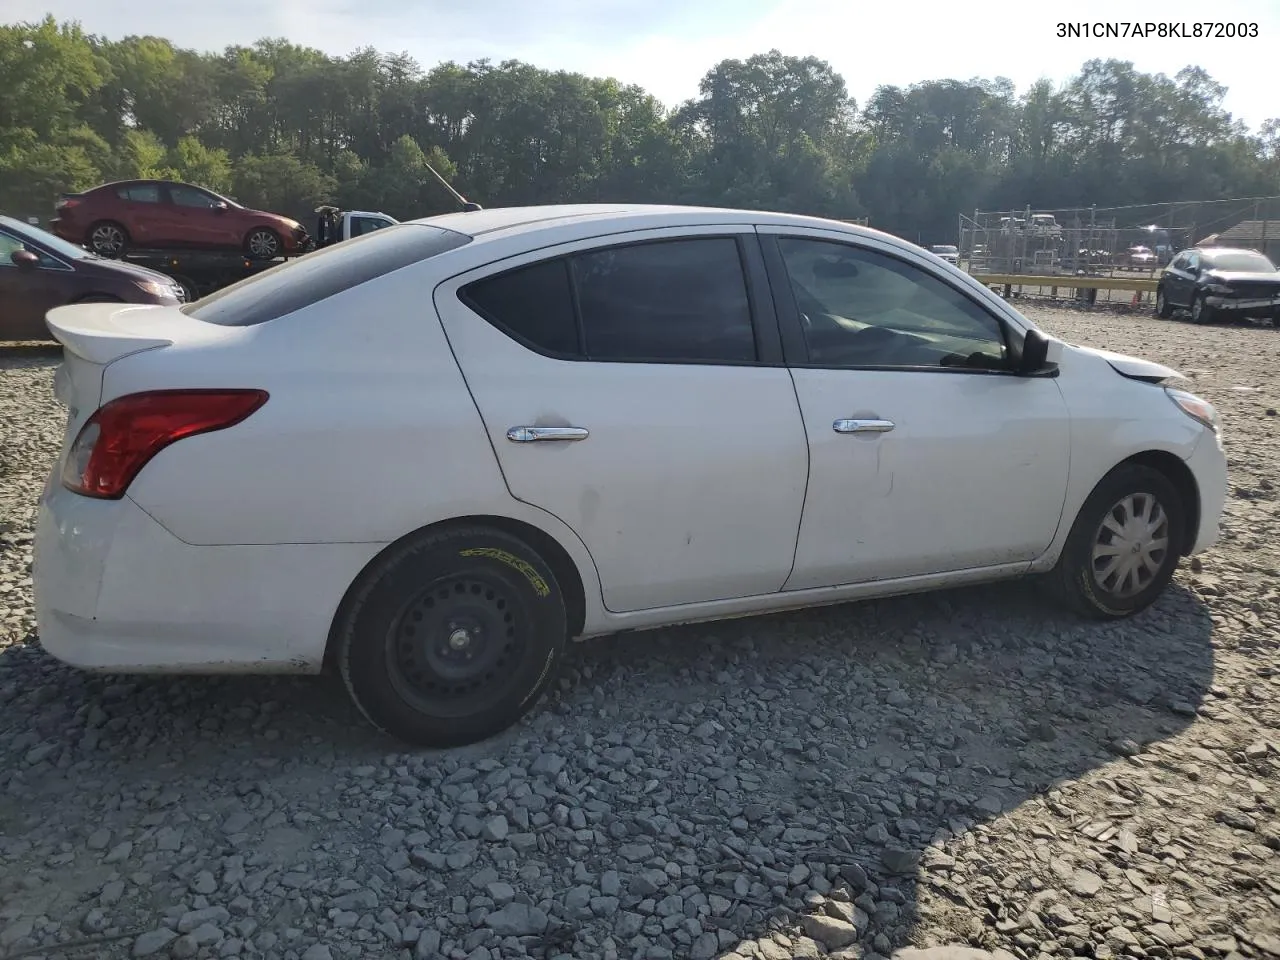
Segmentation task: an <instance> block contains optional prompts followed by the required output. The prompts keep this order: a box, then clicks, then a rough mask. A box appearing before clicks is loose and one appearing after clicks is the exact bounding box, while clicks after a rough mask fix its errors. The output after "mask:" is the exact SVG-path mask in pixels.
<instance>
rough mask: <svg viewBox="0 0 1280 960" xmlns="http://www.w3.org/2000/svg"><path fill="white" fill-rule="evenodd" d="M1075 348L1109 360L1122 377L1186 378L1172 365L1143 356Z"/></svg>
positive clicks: (1145, 378) (1143, 378) (1090, 348)
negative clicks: (1167, 365)
mask: <svg viewBox="0 0 1280 960" xmlns="http://www.w3.org/2000/svg"><path fill="white" fill-rule="evenodd" d="M1075 349H1076V350H1078V351H1080V352H1081V353H1088V354H1092V355H1093V356H1095V357H1100V358H1101V359H1103V360H1105V361H1107V363H1109V364H1111V368H1112V369H1113V370H1115V372H1116V373H1118V374H1120V375H1121V376H1122V377H1130V378H1131V379H1134V380H1150V381H1153V382H1158V381H1161V380H1184V379H1186V378H1185V377H1184V376H1183V375H1182V374H1181V373H1179V372H1178V371H1177V370H1174V369H1173V368H1172V367H1166V366H1164V365H1163V364H1160V363H1153V362H1152V361H1150V360H1143V359H1142V358H1141V357H1130V356H1127V355H1126V354H1123V353H1112V352H1111V351H1110V350H1099V349H1097V348H1096V347H1076V348H1075Z"/></svg>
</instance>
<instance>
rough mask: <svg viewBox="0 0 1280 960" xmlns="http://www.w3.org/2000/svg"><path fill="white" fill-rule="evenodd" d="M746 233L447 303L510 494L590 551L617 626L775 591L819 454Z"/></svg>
mask: <svg viewBox="0 0 1280 960" xmlns="http://www.w3.org/2000/svg"><path fill="white" fill-rule="evenodd" d="M766 289H767V281H766V280H765V277H764V273H763V264H762V261H761V257H760V250H759V245H758V243H757V242H756V239H755V237H754V235H753V234H752V233H751V232H750V228H744V227H739V226H733V227H720V228H716V227H706V228H679V229H675V230H656V231H643V232H638V233H632V234H626V235H623V236H617V237H612V238H609V239H607V240H599V239H597V240H593V241H587V242H582V243H576V244H570V245H565V246H562V247H555V248H551V249H549V250H543V251H539V252H537V253H534V254H526V255H523V256H520V257H514V258H511V259H509V260H506V261H502V262H500V263H497V264H493V265H490V266H488V267H485V268H482V269H480V270H476V271H472V272H470V273H468V274H465V275H463V276H461V277H457V278H454V279H453V280H450V281H448V282H446V283H444V284H441V285H440V286H439V287H437V288H436V293H435V302H436V307H437V309H438V311H439V314H440V316H441V318H442V320H443V323H444V328H445V331H446V333H447V335H448V337H449V341H450V344H451V346H452V348H453V350H454V352H455V355H456V357H457V359H458V361H459V364H460V366H461V368H462V371H463V375H464V376H465V378H466V380H467V384H468V386H469V388H470V390H471V394H472V396H473V398H474V400H475V403H476V406H477V408H478V409H479V412H480V415H481V417H482V418H483V420H484V424H485V427H486V429H487V431H488V434H489V439H490V442H491V443H492V444H493V449H494V451H495V452H496V454H497V457H498V461H499V463H500V465H501V468H502V472H503V475H504V477H505V479H506V483H507V486H508V488H509V490H510V491H511V494H512V495H513V496H514V497H516V498H517V499H519V500H523V501H524V502H526V503H529V504H532V505H534V506H537V507H540V508H542V509H544V510H546V511H547V512H549V513H551V514H553V515H555V516H556V517H558V518H559V519H560V520H562V521H563V522H564V523H566V524H567V525H568V526H569V527H571V528H572V529H573V530H574V531H575V532H576V533H577V535H578V536H579V537H580V538H581V539H582V541H583V543H584V544H585V545H586V547H587V549H588V550H589V551H590V553H591V556H592V558H593V560H594V561H595V564H596V567H597V569H598V571H599V574H600V580H601V584H602V590H603V600H604V603H605V606H606V607H607V608H608V609H610V610H613V611H617V612H624V611H634V610H642V609H651V608H656V607H667V606H675V605H679V604H689V603H698V602H701V601H712V600H721V599H728V598H736V597H746V596H753V595H758V594H767V593H771V592H775V591H777V590H779V589H781V587H782V585H783V583H784V582H785V581H786V579H787V576H788V574H789V572H790V570H791V564H792V560H793V556H794V553H795V544H796V534H797V531H798V529H799V524H800V513H801V508H802V505H803V501H804V492H805V483H806V477H807V470H808V451H807V447H806V443H805V437H804V426H803V423H802V421H801V417H800V410H799V406H798V404H797V402H796V396H795V390H794V388H793V386H792V383H791V377H790V375H789V374H788V372H787V370H786V368H785V367H784V366H783V365H782V364H781V350H780V345H779V341H778V337H777V328H776V324H775V321H774V317H773V312H772V306H771V304H770V303H769V302H768V300H767V296H761V294H762V292H763V291H764V290H766Z"/></svg>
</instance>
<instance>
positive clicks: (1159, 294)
mask: <svg viewBox="0 0 1280 960" xmlns="http://www.w3.org/2000/svg"><path fill="white" fill-rule="evenodd" d="M1156 316H1157V317H1159V318H1160V319H1161V320H1168V319H1169V318H1170V317H1172V316H1173V304H1171V303H1170V302H1169V298H1168V297H1167V296H1165V292H1164V287H1156Z"/></svg>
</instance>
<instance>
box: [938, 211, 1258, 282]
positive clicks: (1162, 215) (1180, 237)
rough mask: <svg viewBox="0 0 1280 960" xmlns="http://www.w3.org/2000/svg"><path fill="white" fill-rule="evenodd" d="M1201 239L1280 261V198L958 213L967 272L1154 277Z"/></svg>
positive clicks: (961, 244)
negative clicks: (970, 213)
mask: <svg viewBox="0 0 1280 960" xmlns="http://www.w3.org/2000/svg"><path fill="white" fill-rule="evenodd" d="M1197 244H1202V245H1203V244H1210V245H1217V246H1241V247H1250V248H1253V249H1256V250H1261V251H1263V252H1265V253H1267V254H1268V255H1269V256H1271V258H1272V259H1273V260H1275V259H1278V258H1280V197H1252V198H1246V199H1238V200H1201V201H1190V202H1184V203H1160V204H1147V205H1142V206H1130V207H1082V208H1075V209H1067V210H1037V209H1034V208H1032V207H1024V208H1022V209H1021V210H1000V211H990V210H989V211H983V210H975V211H974V212H973V216H971V217H970V216H967V215H965V214H961V215H960V218H959V247H960V266H961V267H963V268H964V269H966V270H968V271H969V272H970V273H995V274H1033V275H1037V276H1050V277H1056V276H1093V277H1108V276H1154V275H1155V274H1157V273H1158V272H1159V270H1160V269H1161V268H1162V267H1163V266H1165V265H1166V264H1167V263H1168V262H1169V261H1170V260H1172V259H1173V257H1174V255H1175V254H1176V253H1177V252H1178V251H1179V250H1183V249H1185V248H1187V247H1190V246H1194V245H1197Z"/></svg>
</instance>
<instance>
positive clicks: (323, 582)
mask: <svg viewBox="0 0 1280 960" xmlns="http://www.w3.org/2000/svg"><path fill="white" fill-rule="evenodd" d="M377 549H378V546H377V545H373V544H285V545H268V546H192V545H190V544H187V543H183V542H182V541H180V540H178V539H177V538H176V537H174V536H173V535H172V534H170V533H169V532H168V531H167V530H165V529H164V528H163V527H161V526H160V525H159V524H158V523H157V522H156V521H155V520H153V519H152V518H151V516H150V515H149V514H147V513H146V512H145V511H143V510H142V509H141V508H140V507H139V506H138V505H137V504H135V503H134V502H133V501H132V500H130V499H128V498H127V497H126V498H124V499H123V500H94V499H90V498H86V497H80V496H77V495H75V494H72V493H70V492H69V491H66V490H65V489H63V488H62V487H61V486H58V485H56V484H51V485H50V488H49V489H47V490H46V494H45V496H44V497H43V498H42V500H41V504H40V514H39V519H38V521H37V526H36V542H35V564H34V569H33V576H32V579H33V581H34V587H35V605H36V619H37V623H38V627H39V637H40V643H41V645H42V646H43V647H44V648H45V649H46V650H47V651H48V652H49V653H50V654H52V655H53V656H54V657H57V658H58V659H59V660H62V661H64V662H66V663H69V664H71V665H72V666H76V667H81V668H83V669H88V670H101V671H109V672H117V673H267V672H288V673H314V672H317V671H318V670H319V669H320V666H321V663H322V660H323V657H324V650H325V644H326V642H327V639H328V635H329V627H330V624H331V622H332V619H333V615H334V612H335V611H336V609H337V606H338V603H339V601H340V600H341V598H342V596H343V594H344V593H345V591H346V589H347V587H348V586H349V585H350V584H351V582H352V581H353V580H354V579H355V577H356V575H357V574H358V573H359V571H360V570H361V569H362V568H363V567H364V565H365V563H367V562H368V560H369V559H371V558H372V556H373V555H374V553H376V551H377Z"/></svg>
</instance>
